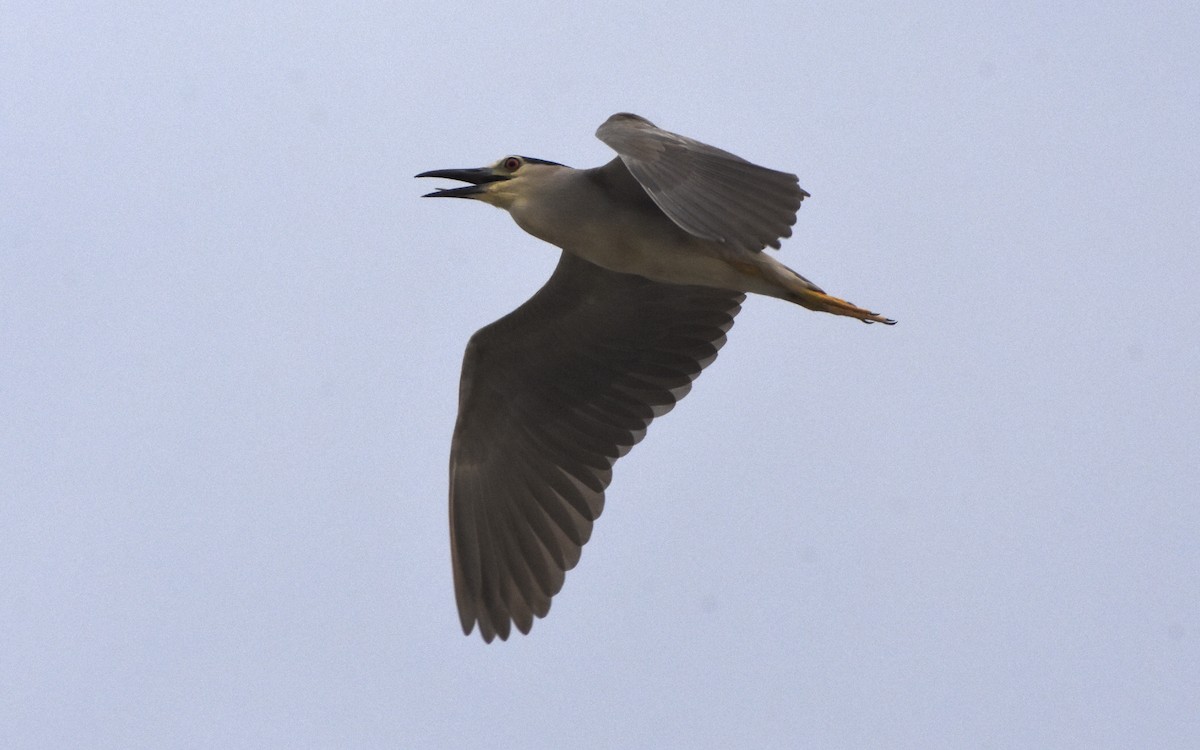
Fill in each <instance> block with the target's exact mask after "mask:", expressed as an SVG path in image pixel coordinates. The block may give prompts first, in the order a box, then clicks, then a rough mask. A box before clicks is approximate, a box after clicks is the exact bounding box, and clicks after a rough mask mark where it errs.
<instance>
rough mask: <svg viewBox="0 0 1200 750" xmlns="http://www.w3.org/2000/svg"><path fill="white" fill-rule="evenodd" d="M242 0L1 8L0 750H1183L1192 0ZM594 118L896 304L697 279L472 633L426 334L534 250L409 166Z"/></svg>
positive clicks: (485, 302)
mask: <svg viewBox="0 0 1200 750" xmlns="http://www.w3.org/2000/svg"><path fill="white" fill-rule="evenodd" d="M260 5H266V4H260ZM269 5H270V7H257V8H255V7H250V6H247V4H245V3H219V2H218V3H201V4H192V5H188V6H185V5H182V4H179V3H161V4H157V5H156V4H141V3H139V4H134V3H46V2H39V3H28V2H21V0H18V2H16V3H13V2H5V3H3V4H2V5H0V570H2V571H3V572H2V573H0V746H3V747H5V748H74V747H79V748H84V747H86V748H175V747H179V748H270V747H280V748H283V747H287V748H396V747H472V746H480V745H485V744H486V745H489V746H493V747H584V748H607V747H620V746H626V747H636V746H645V747H688V748H727V747H742V746H744V747H764V748H772V747H821V748H866V747H880V748H895V747H921V748H1051V747H1052V748H1089V749H1094V748H1194V747H1200V708H1198V707H1200V504H1198V502H1197V501H1198V497H1200V460H1198V459H1197V453H1198V444H1200V396H1198V395H1197V393H1198V392H1200V385H1198V382H1197V381H1198V377H1197V371H1198V369H1200V357H1198V354H1197V351H1198V344H1200V302H1198V300H1197V293H1198V292H1200V260H1198V253H1197V251H1198V245H1200V242H1198V240H1200V208H1198V207H1200V139H1198V138H1197V132H1198V130H1197V122H1198V121H1200V76H1198V74H1197V71H1200V6H1198V5H1196V4H1195V3H1183V2H1171V3H1155V2H1150V3H1146V2H1139V3H1132V2H1130V3H1124V2H1110V3H1103V4H1101V5H1103V6H1104V7H1103V9H1098V8H1094V7H1086V8H1084V7H1078V8H1073V9H1070V10H1055V9H1051V8H1047V7H1046V4H1044V3H1034V2H1016V3H1014V2H1004V3H985V4H979V3H976V4H967V5H961V4H954V3H949V4H947V3H941V2H939V3H926V4H923V5H919V6H913V5H911V4H909V5H901V6H897V7H896V8H895V9H880V8H879V7H877V6H876V4H874V3H859V2H846V1H845V0H839V1H838V2H827V3H796V2H777V3H764V2H739V3H733V4H731V3H724V2H720V3H699V4H697V3H686V4H684V3H679V4H675V5H669V4H660V5H655V4H647V3H643V2H619V1H613V0H610V1H609V2H605V3H596V4H583V3H565V2H561V1H560V2H522V3H510V2H489V3H428V4H420V5H419V6H418V4H415V3H407V4H406V3H363V4H353V5H351V6H339V7H337V9H335V10H316V9H312V8H308V7H298V6H297V5H296V4H295V3H274V4H269ZM1050 5H1054V4H1050ZM1066 5H1068V6H1072V5H1079V4H1066ZM414 8H419V9H414ZM617 111H632V112H636V113H638V114H641V115H644V116H646V117H648V118H650V119H651V120H653V121H654V122H656V123H657V124H659V125H660V126H662V127H665V128H667V129H669V130H673V131H676V132H680V133H684V134H686V135H689V136H692V137H694V138H698V139H700V140H703V141H705V142H708V143H712V144H714V145H717V146H720V147H722V148H725V149H727V150H730V151H733V152H734V153H737V154H739V155H741V156H744V157H746V158H748V159H751V160H753V161H756V162H758V163H761V164H764V165H767V166H770V167H774V168H777V169H782V170H786V171H791V172H795V173H796V174H798V175H799V176H800V184H801V185H802V186H803V187H804V188H805V189H807V190H808V191H809V192H810V193H812V198H811V199H809V200H806V201H805V203H804V207H803V209H802V210H801V212H800V218H799V221H798V223H797V225H796V228H795V230H796V231H795V236H794V237H793V238H792V239H791V240H789V241H787V242H785V243H784V246H783V250H782V253H781V255H780V256H779V257H780V258H781V260H783V261H784V262H785V263H787V264H788V265H790V266H792V267H794V268H796V269H797V270H798V271H800V272H801V273H803V274H804V275H805V276H807V277H809V278H811V279H812V280H813V281H815V282H816V283H818V284H820V285H821V286H822V287H824V288H825V289H827V290H828V291H829V292H830V293H832V294H835V295H837V296H840V297H845V298H847V299H850V300H853V301H854V302H856V303H858V304H860V305H863V306H865V307H867V308H869V309H872V310H876V311H879V312H880V313H883V314H886V315H888V316H890V317H894V318H896V319H897V320H899V324H898V325H897V326H895V327H893V328H886V327H884V326H864V325H860V324H858V323H856V322H854V321H851V320H848V319H844V318H835V317H833V316H828V315H819V314H816V313H812V312H809V311H807V310H804V309H801V308H799V307H795V306H792V305H789V304H787V303H784V302H781V301H779V300H774V299H767V298H758V297H756V298H753V299H750V300H748V301H747V303H746V305H745V309H744V311H743V312H742V314H741V315H740V316H739V317H738V320H737V325H736V326H735V327H734V328H733V330H732V332H731V334H730V337H729V343H728V345H727V346H726V347H725V349H723V350H722V352H721V356H720V358H719V359H718V360H717V362H716V363H715V364H714V365H713V366H712V367H711V368H710V369H709V370H707V371H706V372H705V374H704V375H703V377H701V378H700V379H699V381H698V382H697V384H696V387H695V389H694V390H693V392H692V394H691V395H689V396H688V397H687V399H685V400H684V401H683V403H682V404H681V405H680V406H679V408H677V409H676V410H675V411H674V412H672V413H671V414H670V415H668V416H667V417H665V418H664V419H662V420H661V421H659V422H656V423H655V424H654V425H653V426H652V428H651V429H650V431H649V434H648V435H647V437H646V439H645V441H644V442H643V443H642V444H640V445H639V446H638V447H636V448H635V449H634V450H633V452H632V453H631V454H630V455H629V456H628V457H626V458H624V459H622V460H621V461H620V463H619V464H618V465H617V467H616V472H615V479H614V481H613V484H612V487H611V488H610V490H609V492H608V502H607V506H606V509H605V512H604V515H603V517H602V518H601V519H600V520H599V522H598V523H597V526H596V530H595V533H594V535H593V537H592V541H591V542H590V543H589V544H588V546H587V547H586V548H585V549H584V554H583V559H582V561H581V563H580V565H579V567H578V568H576V569H575V570H574V571H572V572H571V573H569V574H568V576H567V581H566V586H565V588H564V590H563V592H562V593H561V594H560V595H559V596H558V597H557V598H555V600H554V606H553V609H552V611H551V613H550V615H549V617H548V618H547V619H545V620H540V621H538V622H537V623H536V624H535V625H534V629H533V632H532V633H531V634H530V635H529V636H520V635H517V636H515V637H514V638H512V639H510V640H509V641H508V642H507V643H500V642H496V643H493V644H491V645H485V644H484V643H483V641H482V640H481V639H480V638H479V637H478V635H472V636H471V637H469V638H467V637H464V636H463V635H462V633H461V631H460V629H459V626H458V618H457V616H456V614H455V611H454V597H453V593H452V582H451V577H450V561H449V554H450V553H449V541H448V533H447V520H446V484H447V457H448V451H449V440H450V433H451V429H452V427H453V424H454V415H455V410H456V407H457V387H458V370H459V365H460V363H461V357H462V353H463V349H464V346H465V344H466V341H467V339H468V337H469V336H470V334H471V333H472V332H473V331H475V330H476V329H477V328H479V327H480V326H482V325H485V324H486V323H488V322H490V321H492V320H494V319H496V318H497V317H499V316H500V315H502V314H504V313H506V312H508V311H509V310H511V309H512V308H514V307H515V306H516V305H518V304H519V303H521V302H522V301H524V300H525V299H526V298H527V297H528V296H529V295H530V294H532V293H533V292H534V291H535V290H536V289H537V288H538V287H539V286H540V285H541V284H542V283H543V282H544V280H545V279H546V278H547V276H548V275H549V273H550V270H551V269H552V268H553V266H554V264H555V262H556V259H557V250H555V249H554V248H552V247H550V246H548V245H545V244H542V243H540V242H539V241H537V240H535V239H533V238H531V237H529V236H527V235H525V234H524V233H522V232H521V231H520V230H519V229H518V228H517V227H516V226H515V225H514V224H513V223H512V221H511V220H510V219H509V217H508V216H506V215H505V214H504V213H503V212H502V211H498V210H496V209H494V208H491V207H489V206H486V205H480V204H471V203H467V202H464V201H423V200H421V199H420V198H419V196H420V195H421V194H422V193H423V192H426V191H428V190H429V189H431V187H432V186H433V184H432V183H429V182H427V181H416V180H413V179H412V175H414V174H415V173H417V172H421V171H424V170H428V169H438V168H449V167H468V166H481V165H484V164H487V163H490V162H492V161H494V160H496V159H498V158H500V157H502V156H504V155H506V154H509V153H518V154H525V155H529V156H535V157H540V158H545V159H552V160H554V161H559V162H563V163H566V164H570V165H573V166H580V167H589V166H594V165H597V164H600V163H602V162H604V161H607V160H608V159H609V158H611V152H610V151H609V150H608V149H607V147H605V146H604V145H603V144H602V143H600V142H599V141H598V140H596V139H595V138H594V137H593V133H594V131H595V129H596V127H597V126H598V125H599V124H600V123H601V122H603V121H604V119H605V118H606V117H608V115H610V114H612V113H613V112H617Z"/></svg>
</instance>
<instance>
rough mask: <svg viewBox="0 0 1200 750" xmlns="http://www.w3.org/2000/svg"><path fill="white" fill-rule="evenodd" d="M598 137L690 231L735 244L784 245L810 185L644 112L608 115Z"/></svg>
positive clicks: (754, 246)
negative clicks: (663, 124)
mask: <svg viewBox="0 0 1200 750" xmlns="http://www.w3.org/2000/svg"><path fill="white" fill-rule="evenodd" d="M596 137H597V138H599V139H600V140H602V141H604V142H605V143H607V144H608V145H609V146H610V147H612V149H613V150H614V151H616V152H617V154H618V155H619V156H620V157H621V161H623V162H624V163H625V166H626V167H627V168H628V169H629V172H630V174H632V175H633V177H634V179H636V180H637V181H638V183H639V184H640V185H641V186H642V188H644V189H645V191H646V193H647V194H648V195H649V196H650V198H651V199H652V200H653V201H654V202H655V204H657V205H658V207H659V208H660V209H662V212H663V213H665V214H666V215H667V216H668V217H670V219H671V220H672V221H674V222H675V223H676V224H678V225H679V226H680V227H682V228H683V229H684V230H685V231H687V232H689V233H691V234H694V235H696V236H697V237H703V238H704V239H708V240H713V241H716V242H724V243H726V244H728V245H731V246H733V247H736V248H739V249H744V250H749V251H758V250H762V249H763V248H764V247H766V246H767V245H770V246H771V247H774V248H776V249H778V248H779V240H780V238H782V237H790V236H791V235H792V228H791V227H792V225H793V224H795V223H796V211H797V210H798V209H799V208H800V202H801V201H803V200H804V199H805V198H807V197H808V193H806V192H804V191H803V190H801V189H800V185H799V184H797V180H796V175H794V174H788V173H787V172H777V171H775V170H773V169H767V168H766V167H760V166H758V165H757V164H751V163H750V162H748V161H746V160H745V159H743V158H741V157H740V156H735V155H733V154H731V153H729V152H728V151H722V150H721V149H719V148H714V147H713V146H709V145H707V144H704V143H701V142H700V141H696V140H693V139H691V138H688V137H686V136H682V135H677V134H675V133H671V132H668V131H666V130H662V129H661V128H658V127H655V125H654V123H652V122H650V121H649V120H647V119H645V118H644V117H639V116H637V115H633V114H629V113H627V112H622V113H619V114H615V115H613V116H612V117H610V118H608V120H607V121H605V123H604V124H603V125H601V126H600V128H599V130H597V131H596Z"/></svg>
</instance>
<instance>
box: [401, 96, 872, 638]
mask: <svg viewBox="0 0 1200 750" xmlns="http://www.w3.org/2000/svg"><path fill="white" fill-rule="evenodd" d="M596 136H597V137H598V138H600V140H602V141H604V142H605V143H607V144H608V145H609V146H611V147H612V148H613V150H615V151H616V152H617V158H615V159H613V160H612V161H610V162H609V163H608V164H605V165H604V166H602V167H596V168H594V169H571V168H570V167H566V166H563V165H562V164H557V163H555V162H550V161H543V160H541V159H531V158H529V157H525V156H508V157H505V158H503V159H501V160H500V161H498V162H496V163H495V164H493V165H492V166H490V167H484V168H482V169H441V170H434V171H432V172H423V173H421V174H419V175H417V176H418V177H446V178H450V179H454V180H460V181H463V182H468V183H471V184H470V185H468V186H466V187H458V188H450V189H444V190H438V191H437V192H433V193H429V194H428V196H426V197H438V198H473V199H476V200H481V201H483V202H485V203H490V204H492V205H494V206H499V207H500V208H503V209H505V210H507V211H508V212H509V213H510V214H511V215H512V217H513V219H514V220H515V221H516V222H517V225H518V226H520V227H521V228H522V229H524V230H525V231H526V232H529V233H530V234H532V235H533V236H535V237H538V238H540V239H543V240H545V241H546V242H549V243H551V244H553V245H557V246H558V247H560V248H562V250H563V253H562V255H561V257H560V259H559V262H558V267H557V268H556V269H555V271H554V274H553V275H552V276H551V277H550V280H549V281H547V282H546V285H545V286H543V287H542V288H541V290H539V291H538V292H537V294H535V295H534V296H533V297H532V298H530V299H529V300H528V301H527V302H526V303H525V304H523V305H521V306H520V307H518V308H517V309H516V310H514V311H513V312H511V313H509V314H508V315H506V316H504V317H503V318H501V319H500V320H497V321H496V322H495V323H492V324H491V325H488V326H485V327H483V328H481V329H480V330H479V331H477V332H476V333H475V335H474V336H472V337H471V341H470V343H469V344H467V352H466V356H465V357H464V359H463V369H462V382H461V384H460V386H459V388H460V390H459V404H458V422H457V424H456V425H455V427H454V439H453V443H452V446H451V449H450V548H451V554H452V557H453V566H454V593H455V597H456V599H457V601H458V613H459V618H460V620H461V621H462V627H463V632H464V633H466V634H468V635H469V634H470V632H471V630H472V629H473V628H474V627H475V625H476V624H477V623H478V625H479V631H480V633H481V634H482V635H483V638H484V640H485V641H488V642H491V640H492V639H493V638H495V637H496V636H500V638H501V639H506V638H508V635H509V633H510V630H511V625H512V624H516V626H517V628H518V629H519V630H520V631H521V632H522V633H528V632H529V629H530V628H531V627H532V626H533V618H534V617H544V616H545V615H546V613H547V612H548V611H549V610H550V598H551V597H553V596H554V595H555V594H557V593H558V592H559V590H560V589H561V588H562V585H563V578H564V576H565V573H566V571H568V570H570V569H571V568H573V567H575V564H576V563H577V562H579V554H580V550H581V548H582V547H583V545H584V544H585V543H586V542H587V540H588V537H590V536H591V533H592V523H593V522H594V521H595V520H596V518H597V517H598V516H599V515H600V511H601V510H602V509H603V507H604V490H605V488H607V487H608V484H609V482H610V481H611V479H612V466H613V463H614V462H615V461H616V460H617V459H618V458H619V457H621V456H623V455H625V453H627V452H628V451H629V449H630V448H631V447H632V446H633V445H634V444H635V443H637V442H638V441H639V440H641V439H642V436H643V435H645V434H646V428H647V427H648V426H649V424H650V422H651V420H653V419H654V418H655V417H657V416H661V415H663V414H665V413H666V412H668V411H670V410H671V408H672V407H673V406H674V405H675V403H676V402H677V401H679V399H681V398H683V396H684V395H685V394H686V393H687V392H688V390H690V389H691V384H692V381H693V380H694V379H695V378H696V376H697V375H699V374H700V371H701V370H702V369H704V367H705V366H706V365H708V364H709V363H710V362H712V361H713V360H714V359H715V358H716V356H717V350H718V349H720V348H721V346H722V345H723V344H724V343H725V334H726V333H727V332H728V331H729V328H730V327H731V326H732V325H733V318H734V316H735V315H737V313H738V310H740V309H741V303H742V301H743V300H744V299H745V295H746V293H747V292H754V293H756V294H765V295H768V296H771V297H779V298H780V299H785V300H788V301H789V302H795V303H796V304H798V305H803V306H804V307H807V308H809V309H810V310H819V311H821V312H828V313H833V314H834V315H845V316H848V317H851V318H857V319H859V320H862V321H864V322H868V323H870V322H879V323H887V324H889V325H890V324H892V323H893V322H894V321H892V320H889V319H887V318H884V317H882V316H879V315H876V314H875V313H873V312H869V311H867V310H864V309H862V308H859V307H856V306H854V305H852V304H850V303H849V302H846V301H845V300H841V299H838V298H836V297H830V296H829V295H827V294H825V293H824V292H823V291H821V289H820V288H819V287H817V286H816V285H815V284H813V283H812V282H811V281H809V280H808V279H806V278H804V277H803V276H801V275H800V274H798V273H796V272H795V271H793V270H791V269H790V268H788V267H787V266H785V265H783V264H782V263H780V262H779V261H777V260H775V259H774V258H772V257H771V256H770V255H768V254H766V253H765V252H763V248H765V247H766V246H768V245H770V246H771V247H774V248H778V247H779V240H780V239H781V238H783V237H788V236H790V235H791V233H792V230H791V226H792V224H794V223H795V222H796V210H797V209H798V208H799V207H800V202H801V201H802V200H804V199H805V198H806V197H808V193H806V192H804V191H803V190H801V189H800V186H799V185H798V184H797V180H796V176H795V175H792V174H787V173H786V172H777V171H775V170H773V169H767V168H765V167H760V166H758V165H756V164H751V163H750V162H748V161H746V160H745V159H742V158H740V157H737V156H734V155H733V154H731V153H729V152H727V151H722V150H721V149H718V148H713V147H712V146H708V145H705V144H703V143H700V142H699V141H695V140H692V139H691V138H686V137H684V136H681V135H676V134H675V133H670V132H667V131H665V130H661V129H659V128H657V127H655V126H654V124H653V123H651V122H650V121H649V120H646V119H645V118H642V117H638V116H637V115H632V114H627V113H621V114H616V115H613V116H612V117H610V118H608V120H607V121H606V122H605V123H604V124H603V125H601V126H600V129H599V130H597V131H596Z"/></svg>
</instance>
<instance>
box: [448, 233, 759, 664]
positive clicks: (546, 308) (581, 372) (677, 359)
mask: <svg viewBox="0 0 1200 750" xmlns="http://www.w3.org/2000/svg"><path fill="white" fill-rule="evenodd" d="M743 299H745V295H742V294H739V293H737V292H731V291H727V290H720V289H709V288H705V287H694V286H677V285H672V284H661V283H658V282H654V281H650V280H648V279H645V278H642V277H640V276H631V275H628V274H621V273H614V272H612V271H607V270H604V269H602V268H600V267H598V266H595V265H592V264H591V263H588V262H587V261H584V260H581V259H579V258H577V257H575V256H573V255H571V254H570V253H563V254H562V257H561V259H560V260H559V263H558V267H557V268H556V269H555V271H554V274H553V275H552V276H551V277H550V280H549V281H547V282H546V285H545V286H543V287H542V288H541V290H539V291H538V292H537V294H535V295H534V296H533V297H532V298H530V299H529V300H528V301H527V302H526V303H525V304H523V305H521V306H520V307H519V308H517V309H516V310H515V311H513V312H512V313H510V314H509V315H506V316H505V317H503V318H501V319H500V320H497V321H496V322H495V323H492V324H491V325H488V326H485V327H484V328H482V329H480V330H479V331H477V332H476V333H475V335H474V336H472V337H471V341H470V343H469V344H468V345H467V352H466V356H465V357H464V360H463V371H462V383H461V385H460V392H459V407H458V422H457V424H456V425H455V427H454V440H453V444H452V447H451V451H450V542H451V550H452V555H453V561H454V593H455V597H456V599H457V601H458V612H459V618H460V619H461V621H462V626H463V632H465V633H468V634H469V633H470V632H471V630H472V629H473V627H474V625H475V623H476V622H478V623H479V630H480V633H481V634H482V635H483V638H484V640H486V641H489V642H490V641H491V640H492V639H493V638H494V637H495V636H497V635H499V636H500V638H501V639H505V638H507V637H508V635H509V632H510V624H511V623H516V626H517V628H518V629H520V630H521V632H523V633H528V632H529V629H530V627H531V626H532V624H533V618H534V617H535V616H536V617H544V616H545V615H546V613H547V612H548V611H549V609H550V598H551V597H552V596H554V595H555V594H556V593H558V591H559V590H560V589H561V588H562V584H563V578H564V574H565V572H566V571H567V570H570V569H571V568H573V567H575V564H576V563H577V562H578V561H579V554H580V548H581V547H582V546H583V544H584V543H585V542H587V540H588V537H589V536H591V532H592V522H593V521H595V520H596V518H597V517H598V516H599V515H600V511H601V510H602V509H603V507H604V490H605V488H606V487H607V486H608V483H609V481H610V480H611V479H612V465H613V463H614V462H615V461H616V460H617V458H619V457H620V456H623V455H624V454H625V453H626V452H628V451H629V449H630V447H631V446H633V445H634V444H635V443H637V442H638V441H639V440H641V439H642V436H643V435H645V433H646V428H647V426H648V425H649V424H650V421H651V420H652V419H654V417H656V416H660V415H662V414H665V413H666V412H668V411H670V409H671V408H672V407H673V406H674V405H675V402H676V401H678V400H679V399H681V398H683V396H684V395H685V394H686V393H687V392H688V391H689V390H690V389H691V383H692V380H693V379H695V378H696V376H697V375H699V374H700V370H701V369H703V368H704V367H705V366H706V365H708V364H709V363H710V362H712V361H713V360H714V359H715V358H716V356H717V350H718V349H720V348H721V346H722V345H723V344H724V343H725V333H726V331H728V330H729V328H730V326H732V325H733V317H734V315H736V314H737V312H738V310H740V309H741V302H742V300H743Z"/></svg>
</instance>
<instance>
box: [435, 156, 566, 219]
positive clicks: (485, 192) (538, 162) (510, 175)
mask: <svg viewBox="0 0 1200 750" xmlns="http://www.w3.org/2000/svg"><path fill="white" fill-rule="evenodd" d="M564 169H567V167H565V166H563V165H562V164H559V163H558V162H553V161H546V160H545V159H534V158H532V157H529V156H506V157H504V158H503V159H501V160H500V161H498V162H496V163H495V164H493V165H491V166H490V167H478V168H475V169H434V170H431V171H429V172H422V173H421V174H419V175H417V177H443V178H445V179H448V180H459V181H460V182H469V183H471V184H469V185H465V186H463V187H456V188H441V189H438V190H435V191H433V192H432V193H426V194H425V195H424V196H423V197H425V198H472V199H474V200H481V201H483V202H484V203H490V204H492V205H493V206H498V207H500V208H504V209H507V208H510V207H511V206H512V205H513V203H514V202H516V201H517V200H518V199H520V198H522V197H524V196H528V195H529V194H530V193H532V192H535V191H536V190H537V189H538V187H540V186H542V185H545V184H546V183H547V182H548V181H549V180H550V179H551V178H552V177H553V176H554V175H555V174H557V173H559V172H560V171H561V170H564Z"/></svg>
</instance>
